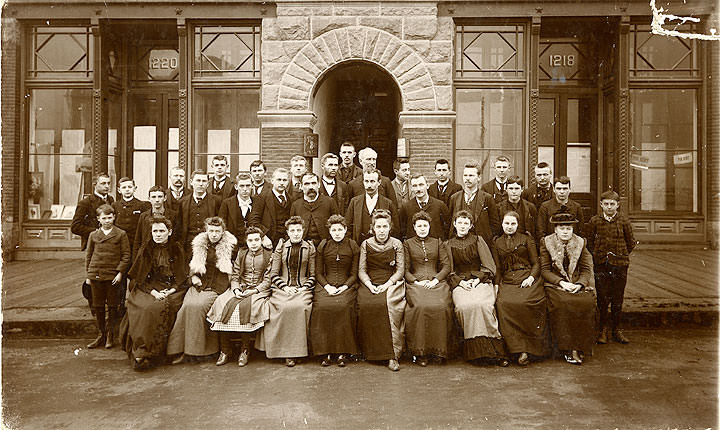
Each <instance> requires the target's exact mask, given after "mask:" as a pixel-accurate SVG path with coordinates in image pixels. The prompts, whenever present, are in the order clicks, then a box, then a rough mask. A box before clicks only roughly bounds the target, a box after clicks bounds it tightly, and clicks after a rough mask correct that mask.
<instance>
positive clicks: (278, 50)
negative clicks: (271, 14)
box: [262, 40, 292, 63]
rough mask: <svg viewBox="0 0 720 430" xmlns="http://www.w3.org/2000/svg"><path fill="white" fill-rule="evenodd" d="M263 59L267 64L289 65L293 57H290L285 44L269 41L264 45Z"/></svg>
mask: <svg viewBox="0 0 720 430" xmlns="http://www.w3.org/2000/svg"><path fill="white" fill-rule="evenodd" d="M262 59H263V61H264V62H266V63H289V62H290V60H291V59H292V57H288V55H287V52H286V51H285V48H284V46H283V42H280V41H269V40H268V41H266V42H263V43H262Z"/></svg>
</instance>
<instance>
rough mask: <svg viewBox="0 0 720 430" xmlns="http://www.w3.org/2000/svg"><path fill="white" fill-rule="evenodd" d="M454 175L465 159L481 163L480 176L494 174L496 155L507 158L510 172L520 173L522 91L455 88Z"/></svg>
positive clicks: (486, 177) (460, 175)
mask: <svg viewBox="0 0 720 430" xmlns="http://www.w3.org/2000/svg"><path fill="white" fill-rule="evenodd" d="M456 103H457V120H456V138H455V166H456V168H455V176H456V178H457V179H458V180H459V179H460V178H461V177H462V167H463V165H464V164H465V162H466V161H468V160H476V161H477V162H479V163H480V165H481V166H482V179H483V181H488V180H490V179H491V178H493V177H494V173H493V164H494V162H495V158H496V157H497V156H499V155H504V156H506V157H508V158H509V159H510V166H511V168H512V171H511V173H510V174H511V175H512V174H518V175H520V176H522V175H523V165H524V158H523V90H522V89H458V90H457V91H456Z"/></svg>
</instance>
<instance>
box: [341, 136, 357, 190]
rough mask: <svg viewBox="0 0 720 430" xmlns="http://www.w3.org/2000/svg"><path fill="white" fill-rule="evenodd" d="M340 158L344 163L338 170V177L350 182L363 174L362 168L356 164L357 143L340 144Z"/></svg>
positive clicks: (347, 182)
mask: <svg viewBox="0 0 720 430" xmlns="http://www.w3.org/2000/svg"><path fill="white" fill-rule="evenodd" d="M340 160H341V161H342V165H341V166H340V170H338V175H337V177H338V179H340V180H341V181H343V182H345V183H346V184H349V183H350V182H352V180H353V179H355V178H357V177H358V176H362V169H361V168H360V167H358V166H357V165H355V145H353V144H352V143H350V142H343V143H342V144H341V145H340Z"/></svg>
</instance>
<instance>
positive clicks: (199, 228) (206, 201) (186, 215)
mask: <svg viewBox="0 0 720 430" xmlns="http://www.w3.org/2000/svg"><path fill="white" fill-rule="evenodd" d="M190 180H191V182H192V188H193V192H192V194H191V195H188V196H187V197H185V198H183V199H182V200H180V210H179V214H178V216H179V217H180V219H181V220H182V221H181V223H182V225H181V228H182V230H181V231H180V234H179V237H178V239H179V241H180V243H182V244H183V245H184V246H185V257H186V258H187V259H188V260H189V259H190V258H191V257H192V240H193V239H195V236H197V235H198V234H199V233H202V232H203V231H205V218H210V217H214V216H216V215H217V214H218V212H219V211H220V203H221V200H220V197H218V196H216V195H213V194H210V193H208V192H207V187H208V183H209V181H208V174H207V173H205V171H204V170H195V171H193V172H192V175H190Z"/></svg>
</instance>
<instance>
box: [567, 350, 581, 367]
mask: <svg viewBox="0 0 720 430" xmlns="http://www.w3.org/2000/svg"><path fill="white" fill-rule="evenodd" d="M563 355H564V356H565V361H566V362H568V363H570V364H574V365H576V366H579V365H581V364H582V358H581V357H580V356H579V355H578V352H577V351H572V352H571V353H570V354H563Z"/></svg>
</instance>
